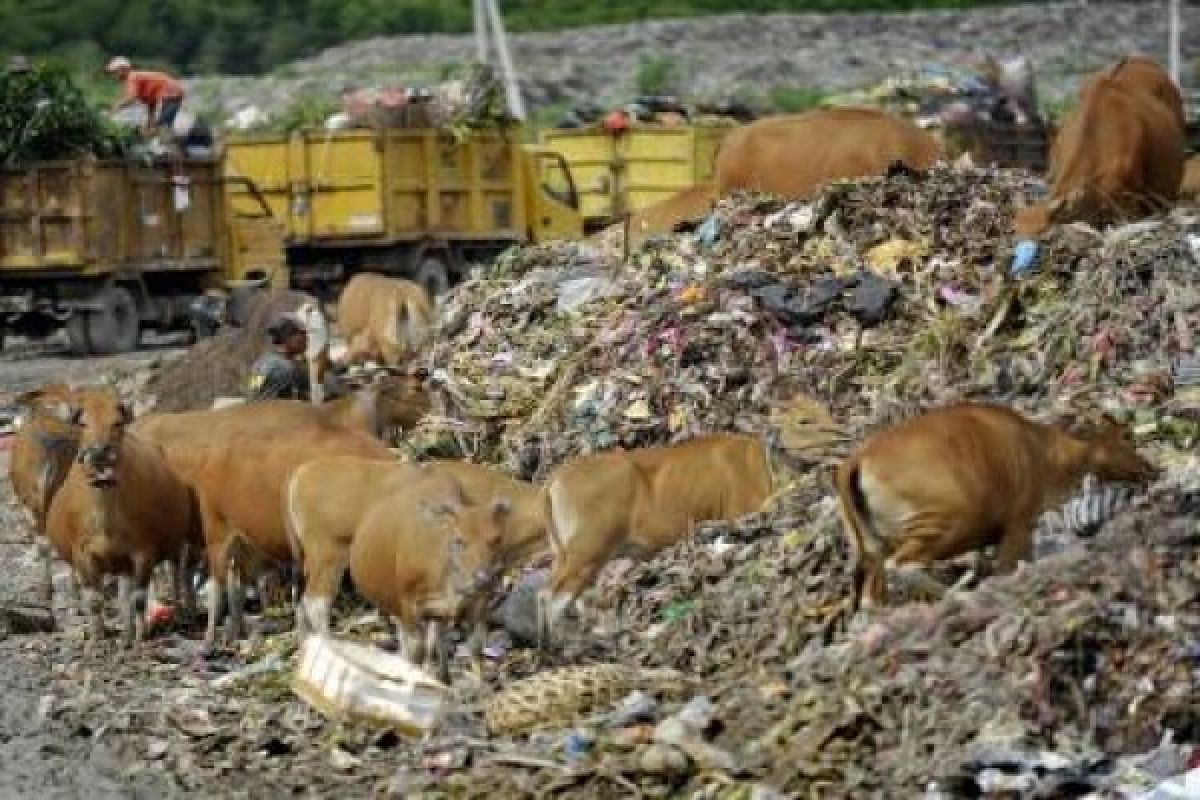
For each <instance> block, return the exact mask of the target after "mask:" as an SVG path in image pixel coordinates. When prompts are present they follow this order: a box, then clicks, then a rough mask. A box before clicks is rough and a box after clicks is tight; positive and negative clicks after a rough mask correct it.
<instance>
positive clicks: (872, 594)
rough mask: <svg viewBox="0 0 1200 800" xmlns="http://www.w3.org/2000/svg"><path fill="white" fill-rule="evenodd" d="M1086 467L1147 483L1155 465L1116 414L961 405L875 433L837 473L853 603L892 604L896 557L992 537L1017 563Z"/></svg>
mask: <svg viewBox="0 0 1200 800" xmlns="http://www.w3.org/2000/svg"><path fill="white" fill-rule="evenodd" d="M1088 473H1093V474H1095V475H1096V476H1097V477H1098V478H1100V479H1101V480H1113V481H1137V482H1142V481H1147V480H1149V479H1150V478H1152V477H1153V476H1154V474H1155V468H1154V467H1153V466H1152V465H1151V464H1150V463H1149V462H1148V461H1146V460H1145V459H1144V458H1143V457H1142V456H1141V455H1139V454H1138V452H1137V450H1136V449H1135V448H1134V445H1133V442H1132V441H1131V440H1130V439H1129V437H1128V435H1127V432H1126V431H1125V430H1124V429H1123V428H1122V427H1121V426H1120V425H1119V424H1117V423H1116V422H1115V421H1113V420H1112V419H1111V418H1109V417H1105V418H1104V420H1103V422H1102V423H1101V425H1100V426H1099V427H1098V428H1096V429H1090V430H1088V431H1086V432H1083V433H1076V432H1072V431H1071V430H1068V429H1067V428H1066V427H1064V426H1060V425H1049V424H1042V423H1039V422H1035V421H1032V420H1029V419H1026V418H1025V417H1023V416H1021V415H1020V414H1018V413H1017V412H1015V411H1013V410H1011V409H1008V408H1004V407H1001V406H994V405H986V404H976V403H965V404H961V405H955V406H950V407H947V408H942V409H939V410H936V411H932V412H930V413H927V414H924V415H922V416H919V417H916V418H914V419H911V420H908V421H906V422H904V423H901V424H900V425H897V426H895V427H893V428H890V429H887V430H884V431H882V432H880V433H877V434H875V435H874V436H872V437H870V438H869V439H868V440H867V441H866V442H865V443H864V444H863V446H862V447H861V448H860V449H859V450H858V451H857V452H856V453H854V454H853V455H851V456H850V457H849V458H848V459H846V460H845V461H844V462H843V463H842V464H841V466H840V467H839V469H838V473H837V479H836V480H837V491H838V499H839V501H840V508H841V515H842V522H843V527H844V529H845V534H846V537H847V539H848V540H849V543H850V545H851V547H852V549H853V550H854V551H855V553H856V556H857V559H858V565H857V568H856V573H855V575H856V578H855V590H854V591H855V597H854V602H855V606H856V607H857V606H858V605H859V604H860V603H861V602H862V597H863V594H864V589H865V593H866V595H867V600H868V602H870V603H885V602H886V601H887V576H886V569H887V566H888V565H889V563H895V564H902V563H928V562H932V561H938V560H942V559H949V558H955V557H957V556H959V555H962V554H964V553H968V552H971V551H973V550H979V549H982V548H984V547H987V546H989V545H993V544H994V545H998V550H997V561H998V564H997V565H998V567H999V568H1000V569H1001V570H1003V571H1008V570H1012V569H1013V568H1014V567H1015V566H1016V564H1017V562H1018V561H1020V560H1022V559H1028V558H1029V557H1030V555H1031V553H1032V549H1033V526H1034V524H1035V522H1036V521H1037V518H1038V517H1039V516H1040V515H1041V514H1042V512H1044V511H1045V510H1047V509H1048V508H1051V507H1053V506H1055V505H1057V504H1058V503H1061V502H1062V501H1063V500H1064V499H1065V498H1066V497H1067V495H1069V494H1070V493H1071V492H1072V491H1073V490H1074V489H1075V488H1076V487H1077V486H1078V485H1079V483H1080V482H1081V481H1082V479H1083V477H1084V475H1086V474H1088ZM889 559H890V561H889Z"/></svg>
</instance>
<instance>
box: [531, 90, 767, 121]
mask: <svg viewBox="0 0 1200 800" xmlns="http://www.w3.org/2000/svg"><path fill="white" fill-rule="evenodd" d="M757 116H758V114H757V112H756V111H755V110H754V109H752V108H751V107H750V106H749V105H748V104H747V103H745V102H744V101H742V100H738V99H736V98H734V99H728V100H719V101H715V102H697V103H685V102H684V101H682V100H680V99H679V98H678V97H674V96H671V95H640V96H638V97H635V98H634V99H633V100H631V101H630V102H628V103H625V104H624V105H619V106H616V107H610V108H605V107H604V106H600V105H596V104H595V103H585V104H582V105H579V106H576V107H575V108H572V109H571V110H570V111H568V112H567V113H566V114H564V115H563V116H562V118H561V119H559V121H558V123H557V124H556V125H555V127H556V128H564V129H569V128H591V127H594V126H598V125H601V124H611V121H612V120H619V121H620V123H621V124H627V123H629V122H636V123H640V124H643V125H660V126H663V127H668V128H676V127H680V126H683V125H690V124H694V125H721V124H724V125H731V124H734V123H742V124H745V123H748V122H753V121H754V120H755V119H756V118H757Z"/></svg>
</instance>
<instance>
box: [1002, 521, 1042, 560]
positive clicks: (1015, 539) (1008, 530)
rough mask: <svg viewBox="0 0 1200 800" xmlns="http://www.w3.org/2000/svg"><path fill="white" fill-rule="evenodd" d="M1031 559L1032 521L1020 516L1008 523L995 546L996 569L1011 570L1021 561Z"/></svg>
mask: <svg viewBox="0 0 1200 800" xmlns="http://www.w3.org/2000/svg"><path fill="white" fill-rule="evenodd" d="M1032 560H1033V523H1032V522H1029V521H1026V519H1024V518H1021V519H1018V520H1016V521H1014V522H1011V523H1009V524H1008V526H1006V527H1005V529H1004V535H1003V536H1002V537H1001V539H1000V544H999V546H997V547H996V569H997V571H999V572H1002V573H1003V572H1012V571H1013V570H1014V569H1016V568H1017V564H1018V563H1019V562H1021V561H1032Z"/></svg>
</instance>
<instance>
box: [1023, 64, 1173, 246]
mask: <svg viewBox="0 0 1200 800" xmlns="http://www.w3.org/2000/svg"><path fill="white" fill-rule="evenodd" d="M1152 67H1153V68H1154V69H1158V68H1157V66H1156V65H1154V64H1153V62H1149V61H1148V60H1146V59H1136V60H1132V59H1131V60H1128V61H1126V62H1122V63H1121V64H1118V65H1117V66H1116V67H1114V68H1111V69H1108V70H1105V71H1104V72H1102V73H1100V74H1099V75H1095V76H1093V77H1092V78H1090V79H1089V80H1088V81H1087V82H1086V83H1085V85H1084V87H1083V90H1082V94H1081V97H1080V101H1079V105H1077V106H1076V107H1075V108H1074V109H1073V110H1072V111H1071V113H1070V114H1069V115H1068V117H1067V119H1066V121H1065V122H1064V123H1063V126H1062V129H1061V130H1060V132H1059V134H1058V136H1057V137H1056V139H1055V142H1054V147H1053V149H1052V150H1051V154H1050V160H1051V164H1050V173H1049V180H1050V183H1051V189H1050V196H1049V197H1048V198H1047V199H1046V200H1044V201H1043V202H1041V203H1037V204H1035V205H1032V206H1029V207H1027V208H1024V209H1021V211H1019V212H1018V213H1017V216H1016V219H1015V221H1014V228H1015V230H1016V233H1017V235H1018V236H1020V237H1023V238H1032V237H1036V236H1037V235H1039V234H1041V233H1043V232H1044V231H1045V230H1046V229H1048V228H1049V227H1050V226H1052V225H1057V224H1065V223H1069V222H1075V221H1080V220H1082V221H1086V222H1088V223H1089V224H1092V225H1095V226H1102V225H1106V224H1110V223H1112V222H1117V221H1121V220H1126V219H1135V218H1138V217H1141V216H1144V215H1146V214H1150V213H1154V212H1156V211H1161V210H1163V209H1166V208H1170V207H1171V206H1173V205H1174V204H1175V203H1176V201H1177V200H1178V198H1179V189H1180V184H1181V182H1182V179H1183V162H1184V131H1183V128H1182V127H1181V126H1180V125H1179V122H1178V119H1179V114H1178V113H1177V111H1178V109H1177V108H1174V107H1172V103H1171V102H1169V101H1164V100H1163V99H1161V97H1160V94H1161V93H1162V92H1163V91H1165V90H1163V89H1161V88H1157V89H1156V88H1154V87H1156V86H1160V84H1156V83H1154V82H1153V81H1151V79H1150V76H1149V73H1150V72H1151V68H1152ZM1131 76H1132V77H1131ZM1166 80H1167V82H1168V84H1169V80H1170V79H1169V78H1168V79H1166ZM1147 87H1149V88H1147Z"/></svg>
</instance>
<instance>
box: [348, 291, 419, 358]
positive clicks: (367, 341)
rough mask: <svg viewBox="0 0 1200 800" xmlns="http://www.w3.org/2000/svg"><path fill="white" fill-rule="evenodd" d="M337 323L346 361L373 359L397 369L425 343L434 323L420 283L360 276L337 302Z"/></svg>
mask: <svg viewBox="0 0 1200 800" xmlns="http://www.w3.org/2000/svg"><path fill="white" fill-rule="evenodd" d="M337 322H338V327H339V328H340V330H341V333H342V338H344V339H345V340H346V346H347V350H346V360H347V362H349V363H362V362H364V361H367V360H376V361H379V362H382V363H383V364H386V365H387V366H390V367H395V366H398V365H399V364H400V362H401V361H403V360H404V359H406V358H409V357H411V356H412V355H413V354H414V353H415V352H416V351H418V350H419V349H420V348H421V347H422V346H423V345H424V344H425V341H426V340H427V338H428V337H429V333H430V331H431V330H432V328H433V324H434V307H433V301H432V300H431V299H430V297H429V293H428V292H426V291H425V288H424V287H422V286H421V285H420V284H418V283H413V282H412V281H406V280H401V279H399V278H388V277H386V276H383V275H375V274H371V273H365V272H364V273H360V274H358V275H355V276H354V277H353V278H351V279H350V280H349V281H348V282H347V283H346V288H345V289H343V290H342V294H341V296H340V297H339V298H338V307H337Z"/></svg>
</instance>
